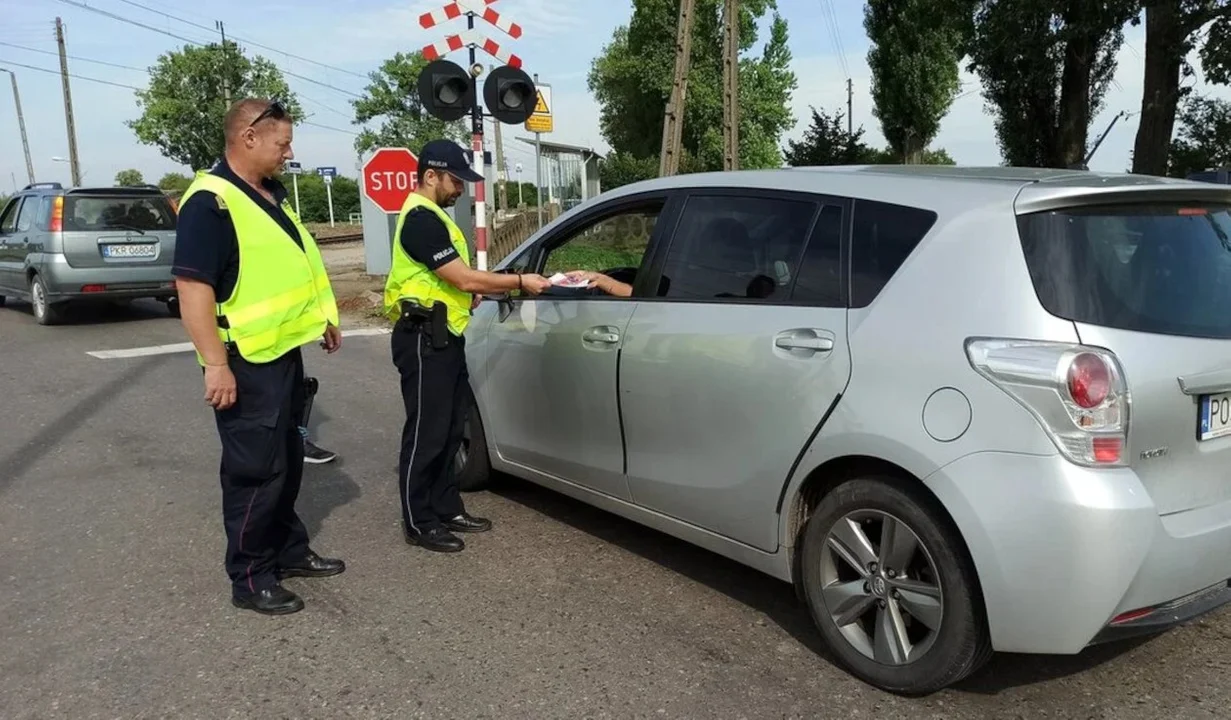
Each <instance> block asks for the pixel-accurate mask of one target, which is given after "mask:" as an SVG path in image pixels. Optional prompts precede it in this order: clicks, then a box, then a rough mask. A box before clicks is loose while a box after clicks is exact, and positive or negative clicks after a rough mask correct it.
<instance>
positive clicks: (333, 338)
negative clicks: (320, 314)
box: [322, 325, 342, 355]
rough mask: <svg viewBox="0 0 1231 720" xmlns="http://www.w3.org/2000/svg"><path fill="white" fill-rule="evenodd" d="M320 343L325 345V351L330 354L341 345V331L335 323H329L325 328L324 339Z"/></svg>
mask: <svg viewBox="0 0 1231 720" xmlns="http://www.w3.org/2000/svg"><path fill="white" fill-rule="evenodd" d="M322 345H324V347H325V352H327V353H329V354H330V355H332V354H333V353H335V352H337V351H338V350H339V349H340V348H341V347H342V331H341V330H340V329H339V328H338V326H337V325H329V326H328V327H326V328H325V341H324V342H323V343H322Z"/></svg>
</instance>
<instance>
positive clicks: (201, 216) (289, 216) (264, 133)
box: [172, 98, 345, 615]
mask: <svg viewBox="0 0 1231 720" xmlns="http://www.w3.org/2000/svg"><path fill="white" fill-rule="evenodd" d="M224 125H225V135H226V154H225V156H224V158H223V159H222V161H221V162H219V163H218V165H217V166H216V167H215V168H214V169H213V170H211V171H209V172H201V173H198V174H197V178H196V179H195V180H194V181H193V183H192V185H191V186H190V187H189V188H188V190H187V191H185V193H184V196H183V198H182V199H181V201H180V211H179V220H178V224H177V228H176V247H175V260H174V263H173V271H172V272H173V273H174V274H175V276H176V285H177V287H178V292H179V299H180V313H181V317H182V322H183V324H184V328H185V329H186V330H187V331H188V335H189V337H191V338H192V344H193V345H194V346H195V347H196V351H197V361H198V363H199V364H200V365H201V366H202V368H203V371H204V377H205V402H206V404H208V405H209V406H210V407H212V408H213V409H214V416H215V422H216V424H217V426H218V437H219V439H220V440H221V442H222V464H221V468H220V474H221V480H222V515H223V525H224V526H225V528H226V534H227V549H226V570H227V574H228V575H229V576H230V578H231V602H232V603H233V604H234V605H235V606H236V607H239V608H245V609H249V610H255V611H257V612H259V613H264V614H269V615H280V614H286V613H293V612H296V611H298V610H301V609H302V608H303V600H301V599H300V598H299V596H298V595H296V594H295V593H293V592H291V591H290V590H287V589H286V588H284V587H282V585H281V582H280V581H281V579H282V578H284V577H325V576H329V575H337V574H338V573H340V572H342V571H343V570H344V569H345V565H344V564H343V562H342V561H341V560H333V559H327V558H322V557H321V556H319V555H317V554H316V553H315V552H313V551H312V550H311V549H310V547H309V545H308V531H307V529H306V528H305V527H304V524H303V522H302V521H301V520H300V519H299V516H298V515H297V514H296V513H295V500H296V498H297V497H298V495H299V486H300V481H301V479H302V477H303V463H304V444H303V438H302V436H301V435H300V433H299V426H300V425H301V424H302V416H303V410H304V395H305V390H304V370H303V356H302V354H301V350H300V348H301V346H303V345H306V344H309V343H312V342H318V341H320V342H321V344H322V345H323V346H324V348H325V350H326V351H327V352H329V353H333V352H335V351H336V350H337V349H338V348H339V347H341V345H342V334H341V331H340V330H339V329H338V308H337V303H336V302H335V300H334V296H333V289H332V287H331V286H330V284H329V276H328V275H327V274H326V272H325V265H324V263H323V262H322V261H321V254H320V252H319V251H318V250H317V247H316V243H315V241H314V240H313V239H312V236H311V234H309V232H308V230H307V229H306V228H305V227H304V226H303V224H302V223H301V222H300V220H299V217H298V216H297V215H296V214H295V211H294V210H292V209H291V206H290V204H289V203H288V202H287V192H286V188H285V187H283V186H282V184H281V183H279V182H278V181H277V180H276V179H275V178H276V177H277V176H278V174H279V173H280V172H281V169H282V167H283V163H284V162H285V161H286V160H289V159H291V158H292V157H294V155H293V153H292V152H291V137H292V122H291V117H290V116H289V115H288V113H287V111H286V109H285V108H283V107H282V105H280V104H279V103H276V102H269V101H267V100H257V99H251V98H249V99H244V100H240V101H239V102H236V103H235V104H234V105H232V106H231V108H230V110H228V111H227V114H226V117H225V119H224Z"/></svg>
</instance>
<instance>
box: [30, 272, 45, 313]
mask: <svg viewBox="0 0 1231 720" xmlns="http://www.w3.org/2000/svg"><path fill="white" fill-rule="evenodd" d="M30 298H31V300H33V305H34V316H35V317H40V318H41V317H43V316H44V315H46V314H47V292H46V290H44V289H43V283H42V282H40V281H39V280H37V279H36V280H34V281H33V282H32V283H30Z"/></svg>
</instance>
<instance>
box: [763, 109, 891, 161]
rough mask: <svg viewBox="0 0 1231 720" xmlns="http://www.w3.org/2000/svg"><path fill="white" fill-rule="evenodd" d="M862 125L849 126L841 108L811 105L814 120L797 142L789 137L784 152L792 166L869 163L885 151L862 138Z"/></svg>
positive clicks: (877, 158) (880, 156) (877, 159)
mask: <svg viewBox="0 0 1231 720" xmlns="http://www.w3.org/2000/svg"><path fill="white" fill-rule="evenodd" d="M863 133H864V129H863V126H862V125H860V126H859V127H857V128H854V129H853V130H852V131H851V132H847V130H846V120H845V119H844V116H843V115H842V111H840V110H839V111H836V112H834V113H832V114H831V113H827V112H825V111H824V110H817V109H816V108H812V124H811V125H809V126H808V129H807V130H805V131H804V136H803V138H802V139H800V140H799V141H798V142H797V141H794V140H789V141H787V147H786V150H785V152H784V153H783V154H784V156H785V158H786V163H787V164H788V165H790V166H792V167H809V166H818V165H867V164H870V163H876V162H879V161H880V160H881V159H882V155H881V153H880V151H879V150H877V149H876V148H873V147H870V146H869V145H868V144H867V143H865V142H864V141H863Z"/></svg>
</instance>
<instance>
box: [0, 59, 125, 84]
mask: <svg viewBox="0 0 1231 720" xmlns="http://www.w3.org/2000/svg"><path fill="white" fill-rule="evenodd" d="M3 65H11V66H12V67H20V68H25V69H27V70H37V71H39V72H45V73H51V74H52V75H59V74H60V71H59V70H48V69H47V68H41V67H35V66H33V65H26V64H25V63H19V62H12V61H11V60H0V66H3ZM68 76H69V77H71V78H73V79H75V80H87V81H89V82H96V83H101V84H103V85H114V86H115V87H119V88H126V89H128V90H140V89H141V88H139V87H134V86H132V85H125V84H124V83H118V82H111V81H110V80H99V79H98V78H92V77H86V76H85V75H74V74H73V73H69V74H68Z"/></svg>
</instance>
